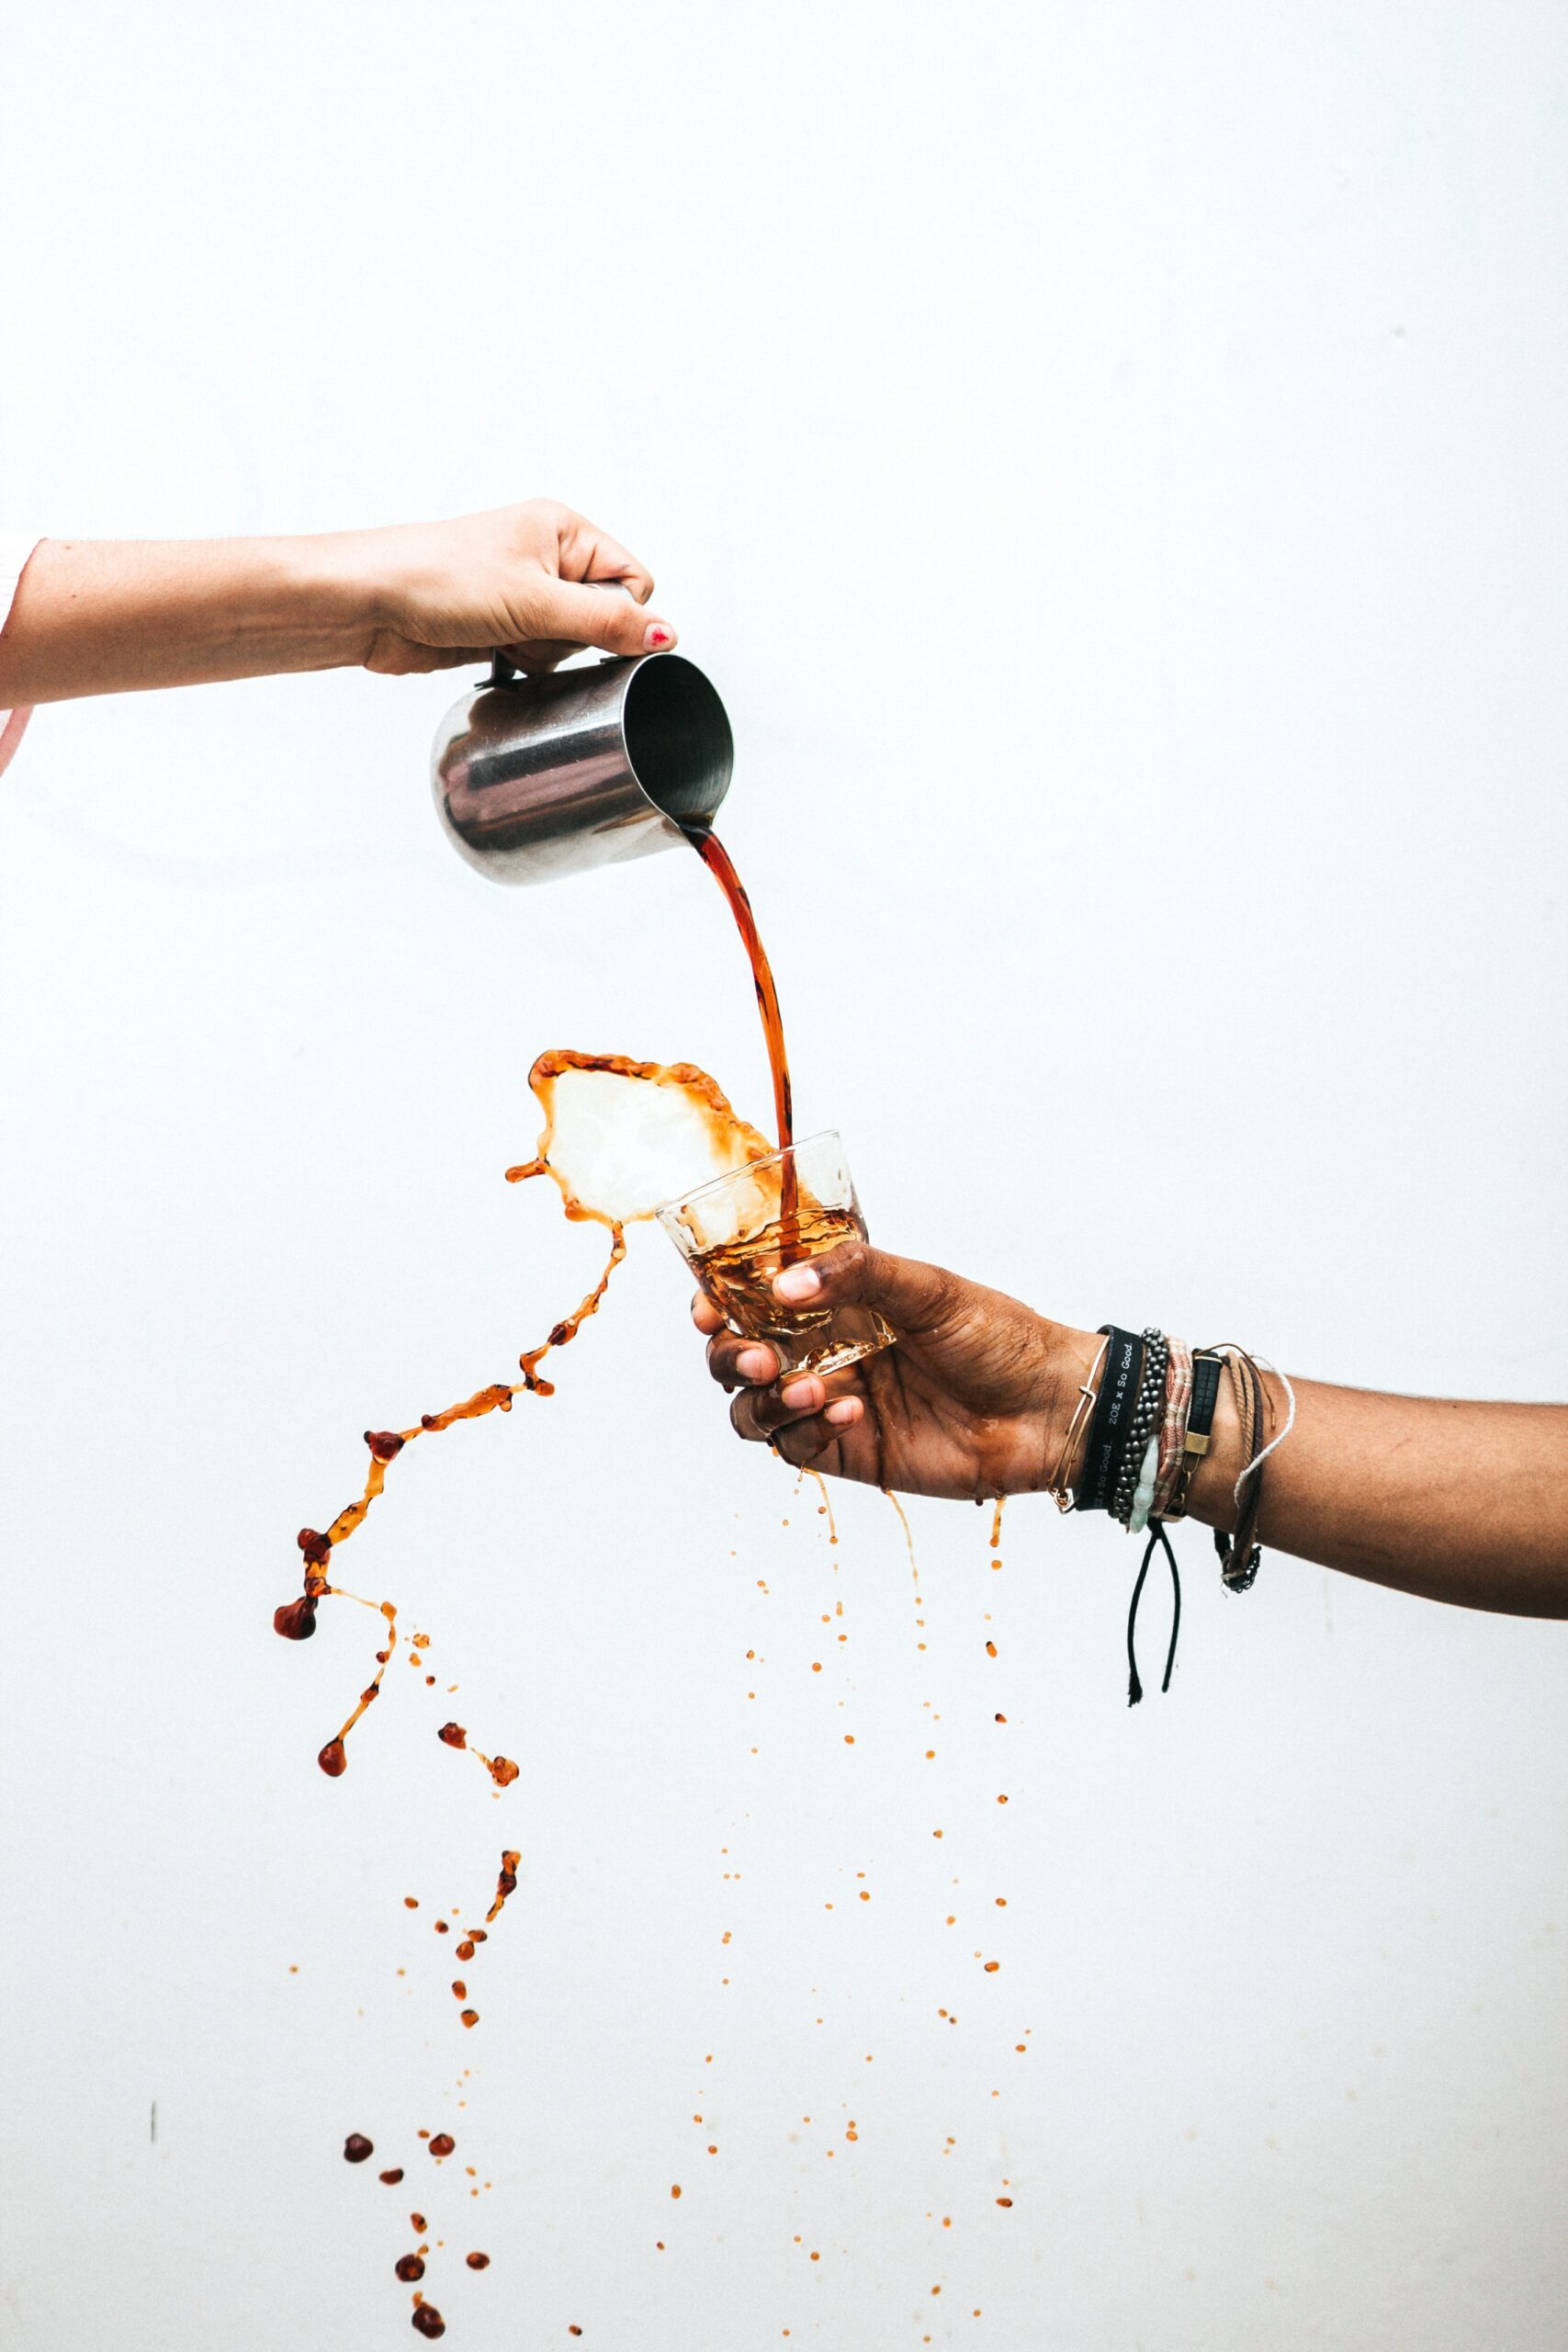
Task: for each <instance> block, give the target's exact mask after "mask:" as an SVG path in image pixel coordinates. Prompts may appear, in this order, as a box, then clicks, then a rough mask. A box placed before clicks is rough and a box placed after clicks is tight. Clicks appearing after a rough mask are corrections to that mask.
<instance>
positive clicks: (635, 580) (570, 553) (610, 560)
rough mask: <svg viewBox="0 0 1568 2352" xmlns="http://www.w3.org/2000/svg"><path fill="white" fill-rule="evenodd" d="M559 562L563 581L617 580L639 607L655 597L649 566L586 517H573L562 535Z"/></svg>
mask: <svg viewBox="0 0 1568 2352" xmlns="http://www.w3.org/2000/svg"><path fill="white" fill-rule="evenodd" d="M560 559H561V576H562V578H563V579H566V580H618V581H619V582H621V584H622V585H623V586H624V587H626V588H629V589H630V591H631V593H632V594H633V595H634V596H635V597H636V598H637V603H638V604H639V605H646V604H647V602H648V600H649V597H650V596H651V595H652V594H653V574H652V572H651V571H649V569H648V567H647V565H646V564H642V563H639V562H638V561H637V558H636V556H635V555H633V553H632V552H631V549H630V548H624V547H623V546H622V545H621V543H620V541H619V539H613V538H612V537H610V535H609V533H608V531H602V530H601V529H600V528H599V526H598V525H597V523H591V522H589V520H588V518H587V517H586V515H573V516H572V518H571V522H570V525H569V526H568V527H567V529H566V530H564V531H563V532H562V533H561V537H560Z"/></svg>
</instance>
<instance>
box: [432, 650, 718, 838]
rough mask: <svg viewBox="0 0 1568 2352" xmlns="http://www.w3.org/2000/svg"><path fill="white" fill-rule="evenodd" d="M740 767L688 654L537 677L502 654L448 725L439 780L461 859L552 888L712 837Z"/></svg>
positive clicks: (435, 769) (711, 694)
mask: <svg viewBox="0 0 1568 2352" xmlns="http://www.w3.org/2000/svg"><path fill="white" fill-rule="evenodd" d="M734 763H735V745H734V739H733V738H732V736H731V734H730V731H729V720H728V718H727V717H726V715H725V708H724V705H723V704H722V703H721V702H720V700H719V698H718V695H717V694H716V692H715V690H714V688H713V686H712V685H711V684H709V682H708V680H707V679H706V678H705V677H704V675H703V673H702V672H701V671H700V670H699V669H697V668H696V667H695V666H694V663H692V662H687V661H685V660H684V659H683V658H682V656H681V655H680V654H679V653H643V654H638V655H637V656H636V657H635V658H634V659H631V660H629V661H622V660H616V659H615V658H607V659H605V660H604V661H602V662H595V663H593V664H592V666H590V667H588V668H584V669H580V670H554V671H550V672H547V673H545V674H543V675H541V676H537V677H529V678H524V677H519V676H518V675H517V673H516V671H515V669H514V667H513V664H512V662H509V661H508V660H507V658H506V656H505V655H504V654H502V653H498V654H496V656H495V657H494V666H493V667H492V669H491V674H490V678H489V681H488V682H487V684H484V685H483V686H481V687H480V688H479V690H478V691H477V692H476V693H474V694H469V695H465V696H464V698H463V700H462V701H461V702H459V703H456V704H454V706H453V707H452V708H451V709H450V710H449V711H448V712H447V714H446V718H444V719H443V720H442V722H441V726H440V729H439V730H438V732H437V734H436V738H435V747H434V752H433V754H432V763H431V773H432V783H433V786H434V794H435V807H436V811H437V813H438V815H439V816H440V819H441V821H442V823H443V824H444V825H445V827H446V831H447V832H448V833H449V834H450V836H451V839H452V842H453V845H454V847H455V848H456V849H457V854H458V855H459V856H460V857H464V858H466V859H467V860H468V864H469V865H472V866H477V867H478V869H479V872H480V873H481V874H488V875H491V876H492V877H493V878H494V879H495V880H496V881H498V882H553V881H555V880H556V879H557V878H558V876H561V875H566V874H584V873H587V872H588V871H589V869H590V868H591V867H593V866H596V865H619V864H621V863H622V862H623V861H625V860H626V859H628V858H633V857H647V856H649V855H650V854H652V852H653V851H655V850H659V849H670V848H671V847H672V846H673V845H674V844H675V843H676V842H680V841H682V840H683V839H684V837H685V835H686V834H687V833H688V832H690V831H705V829H706V828H707V827H708V826H709V825H711V824H712V822H713V820H714V818H715V816H716V813H717V810H718V806H719V803H720V802H721V801H722V800H723V798H724V796H725V794H726V793H727V792H728V789H729V777H730V772H731V769H732V768H733V766H734Z"/></svg>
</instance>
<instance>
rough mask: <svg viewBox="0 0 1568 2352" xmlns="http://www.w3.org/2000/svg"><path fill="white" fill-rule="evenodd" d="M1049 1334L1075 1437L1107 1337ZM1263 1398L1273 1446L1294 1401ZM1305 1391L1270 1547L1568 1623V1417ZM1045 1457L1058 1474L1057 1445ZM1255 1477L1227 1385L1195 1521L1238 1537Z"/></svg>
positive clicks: (1060, 1428)
mask: <svg viewBox="0 0 1568 2352" xmlns="http://www.w3.org/2000/svg"><path fill="white" fill-rule="evenodd" d="M1045 1328H1046V1329H1047V1331H1048V1333H1049V1343H1048V1360H1049V1363H1050V1364H1051V1368H1052V1374H1053V1386H1054V1389H1055V1394H1054V1397H1053V1399H1052V1403H1051V1406H1050V1408H1049V1411H1048V1415H1047V1419H1049V1422H1050V1424H1051V1427H1052V1430H1054V1431H1057V1432H1064V1433H1065V1431H1066V1427H1067V1424H1068V1421H1069V1419H1070V1417H1071V1414H1072V1409H1073V1405H1074V1403H1075V1401H1076V1391H1077V1383H1078V1382H1080V1381H1082V1380H1085V1379H1087V1378H1089V1372H1090V1367H1092V1366H1093V1364H1094V1363H1095V1362H1096V1360H1097V1356H1098V1351H1099V1350H1100V1344H1101V1342H1100V1337H1099V1334H1098V1333H1095V1332H1089V1331H1077V1330H1074V1329H1070V1328H1068V1327H1066V1326H1065V1325H1062V1324H1050V1325H1047V1326H1046V1327H1045ZM1264 1385H1265V1386H1266V1388H1267V1390H1268V1395H1269V1430H1268V1435H1269V1437H1273V1436H1275V1435H1276V1434H1277V1433H1278V1432H1279V1431H1280V1430H1281V1429H1282V1428H1283V1427H1284V1423H1285V1414H1286V1410H1287V1404H1286V1398H1285V1392H1284V1388H1283V1385H1282V1384H1281V1383H1280V1380H1279V1378H1278V1377H1277V1376H1276V1375H1271V1374H1265V1375H1264ZM1291 1385H1292V1388H1293V1389H1294V1391H1295V1397H1296V1419H1295V1425H1294V1427H1293V1428H1292V1430H1291V1433H1290V1435H1289V1437H1287V1438H1286V1439H1285V1441H1284V1442H1283V1444H1282V1445H1280V1447H1279V1448H1278V1449H1277V1451H1276V1452H1274V1453H1271V1454H1270V1455H1269V1459H1268V1461H1267V1463H1266V1464H1264V1488H1263V1509H1262V1513H1261V1517H1260V1519H1259V1522H1258V1538H1259V1541H1260V1542H1261V1543H1262V1544H1264V1546H1265V1547H1266V1548H1267V1549H1269V1550H1273V1551H1278V1552H1289V1553H1292V1554H1294V1555H1295V1556H1296V1557H1297V1558H1299V1559H1303V1560H1315V1561H1318V1562H1320V1563H1321V1564H1322V1566H1325V1567H1329V1568H1341V1569H1343V1570H1344V1571H1345V1572H1346V1573H1347V1574H1348V1575H1349V1576H1358V1577H1367V1578H1368V1579H1369V1580H1370V1581H1371V1582H1372V1583H1374V1584H1385V1585H1392V1586H1393V1588H1394V1589H1396V1590H1398V1591H1400V1592H1413V1593H1419V1594H1420V1595H1422V1596H1423V1597H1424V1598H1425V1599H1427V1600H1448V1601H1453V1602H1457V1603H1458V1604H1460V1605H1461V1606H1462V1607H1464V1608H1468V1609H1495V1610H1502V1611H1507V1612H1509V1613H1511V1614H1514V1615H1516V1616H1525V1617H1564V1616H1568V1406H1563V1405H1493V1404H1476V1403H1465V1402H1461V1401H1460V1400H1458V1399H1450V1398H1447V1397H1392V1396H1383V1395H1379V1394H1377V1393H1375V1392H1373V1391H1371V1390H1368V1389H1361V1388H1333V1387H1329V1386H1327V1385H1325V1384H1324V1383H1323V1382H1321V1381H1315V1380H1295V1379H1292V1384H1291ZM1075 1451H1076V1449H1075ZM1042 1453H1043V1455H1044V1456H1045V1457H1047V1458H1048V1459H1049V1461H1050V1462H1052V1463H1055V1461H1057V1460H1058V1459H1059V1457H1060V1437H1059V1435H1056V1436H1053V1437H1051V1438H1049V1439H1048V1440H1047V1442H1045V1443H1044V1444H1043V1448H1042ZM1241 1468H1242V1456H1241V1425H1240V1421H1239V1419H1238V1416H1237V1413H1236V1409H1235V1400H1234V1398H1233V1397H1232V1394H1231V1389H1230V1383H1229V1381H1228V1379H1226V1380H1224V1381H1222V1382H1221V1385H1220V1397H1219V1405H1218V1408H1217V1410H1216V1413H1215V1417H1214V1430H1213V1443H1212V1445H1211V1447H1210V1450H1209V1453H1207V1454H1206V1455H1205V1456H1204V1458H1203V1460H1202V1461H1201V1464H1200V1465H1199V1467H1198V1470H1197V1472H1196V1473H1195V1475H1194V1476H1193V1479H1192V1483H1191V1487H1190V1493H1189V1506H1190V1517H1191V1518H1193V1519H1195V1520H1197V1521H1201V1523H1202V1524H1204V1525H1206V1526H1209V1527H1219V1528H1224V1529H1225V1530H1226V1531H1227V1532H1228V1531H1229V1530H1231V1529H1232V1528H1234V1527H1235V1521H1236V1504H1235V1480H1236V1478H1237V1476H1238V1475H1239V1473H1240V1471H1241ZM1049 1475H1050V1474H1049V1471H1047V1473H1046V1476H1049Z"/></svg>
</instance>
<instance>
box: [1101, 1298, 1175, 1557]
mask: <svg viewBox="0 0 1568 2352" xmlns="http://www.w3.org/2000/svg"><path fill="white" fill-rule="evenodd" d="M1169 1362H1170V1342H1169V1340H1168V1339H1167V1338H1166V1336H1165V1333H1164V1332H1163V1331H1156V1329H1154V1327H1153V1326H1152V1325H1151V1326H1150V1327H1149V1329H1147V1330H1145V1333H1144V1377H1143V1380H1142V1382H1141V1384H1140V1385H1139V1389H1138V1401H1137V1404H1136V1406H1135V1407H1134V1412H1133V1418H1132V1420H1131V1422H1130V1423H1129V1425H1128V1429H1127V1435H1126V1438H1125V1441H1124V1442H1123V1444H1122V1455H1121V1459H1120V1460H1119V1462H1118V1463H1117V1465H1116V1476H1115V1482H1114V1485H1113V1487H1112V1490H1111V1517H1112V1519H1119V1520H1120V1521H1121V1522H1122V1526H1123V1527H1125V1526H1126V1524H1127V1522H1128V1521H1129V1520H1130V1519H1131V1518H1132V1516H1133V1502H1134V1497H1135V1496H1136V1494H1137V1491H1138V1479H1139V1476H1141V1474H1142V1471H1143V1467H1144V1455H1145V1452H1146V1451H1147V1449H1148V1442H1149V1440H1150V1438H1151V1437H1152V1436H1153V1435H1154V1433H1155V1430H1156V1429H1157V1428H1158V1426H1159V1421H1160V1417H1161V1415H1162V1414H1163V1413H1164V1411H1165V1374H1166V1367H1167V1365H1168V1363H1169Z"/></svg>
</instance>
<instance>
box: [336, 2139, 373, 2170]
mask: <svg viewBox="0 0 1568 2352" xmlns="http://www.w3.org/2000/svg"><path fill="white" fill-rule="evenodd" d="M375 2153H376V2143H375V2142H374V2141H373V2140H367V2138H366V2136H365V2134H364V2132H363V2131H351V2132H350V2133H349V2135H348V2137H347V2139H346V2140H345V2141H344V2143H343V2154H344V2163H345V2164H351V2165H362V2164H363V2163H364V2162H365V2159H366V2157H367V2156H373V2155H374V2154H375Z"/></svg>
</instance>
